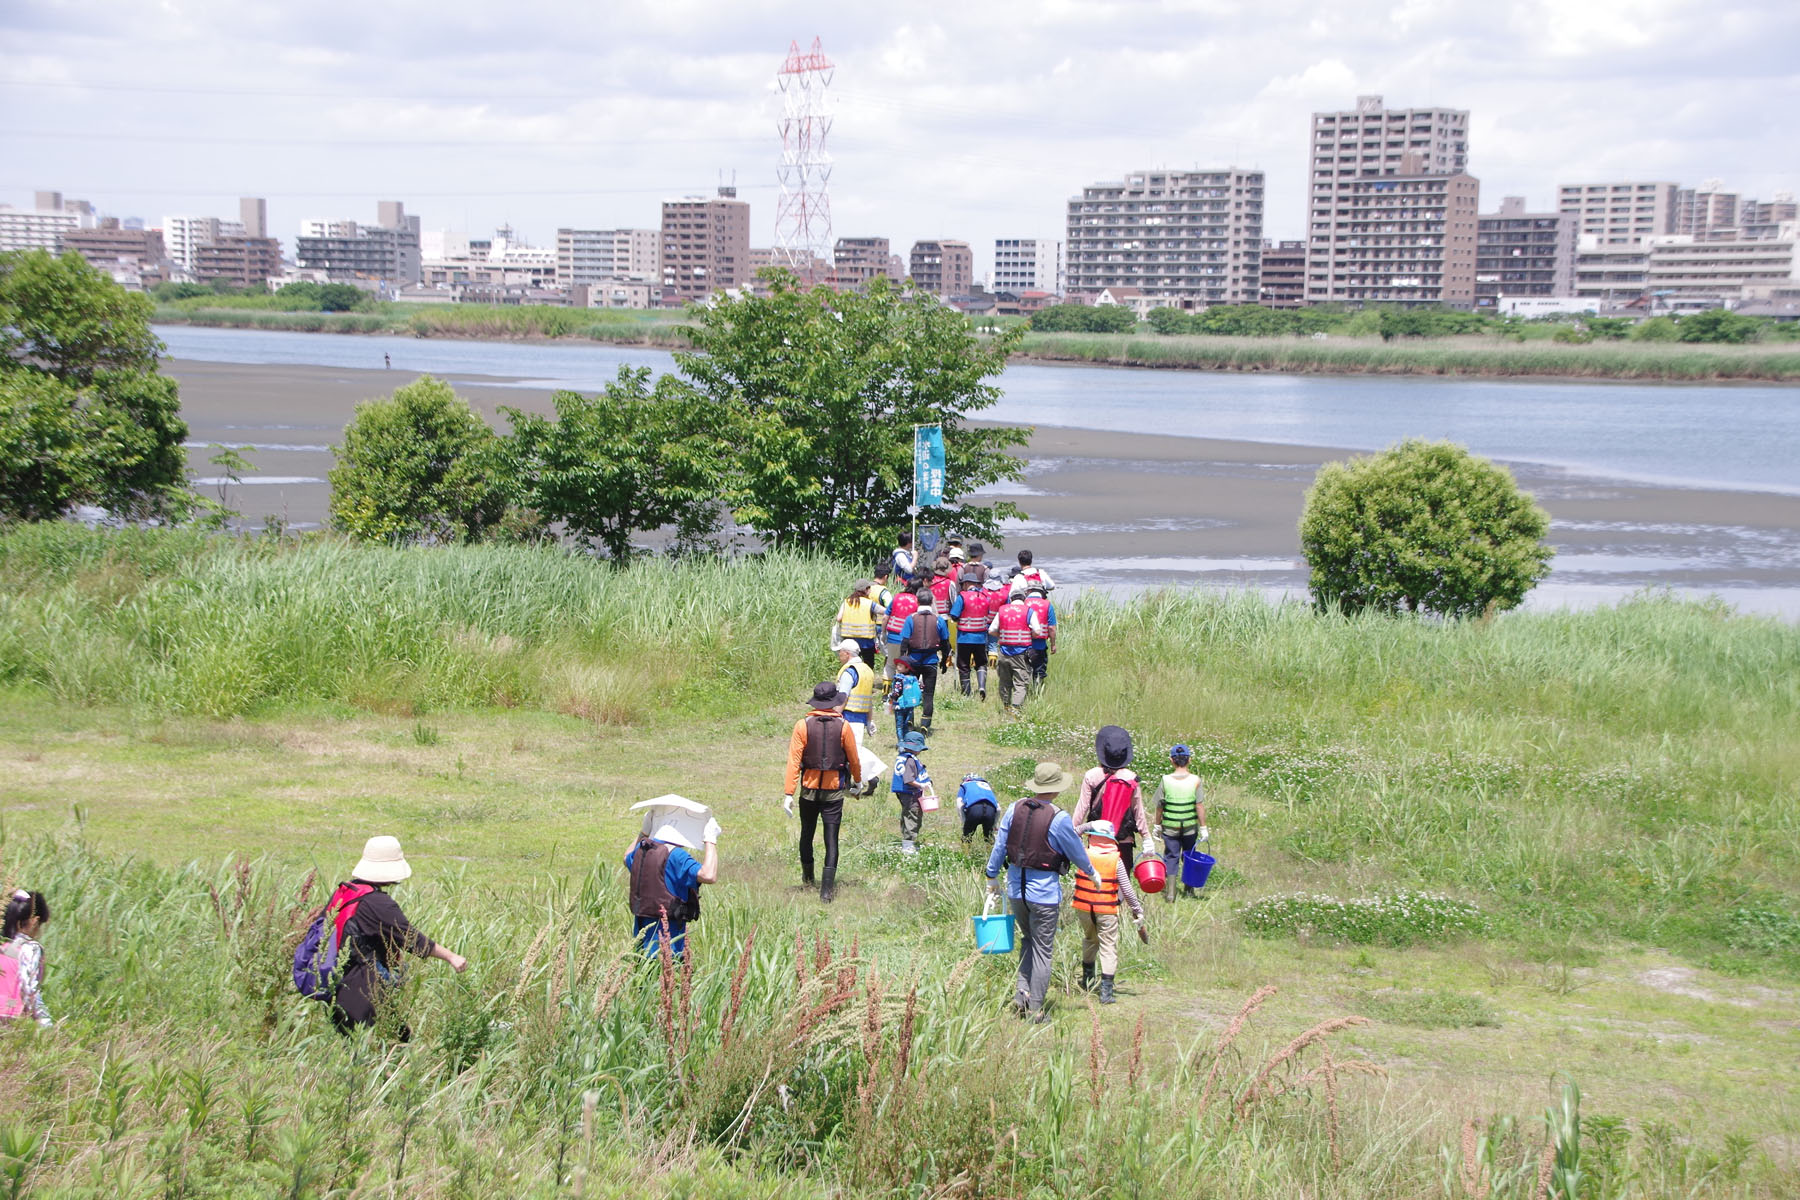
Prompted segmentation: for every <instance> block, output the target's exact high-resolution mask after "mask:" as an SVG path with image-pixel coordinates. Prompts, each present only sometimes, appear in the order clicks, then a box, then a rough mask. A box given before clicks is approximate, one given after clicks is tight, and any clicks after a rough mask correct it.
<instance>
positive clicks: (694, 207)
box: [661, 187, 756, 303]
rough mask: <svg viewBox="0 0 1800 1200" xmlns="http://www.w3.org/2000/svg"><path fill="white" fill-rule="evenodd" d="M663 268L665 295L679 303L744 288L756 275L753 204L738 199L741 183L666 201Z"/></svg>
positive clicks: (663, 211) (663, 227)
mask: <svg viewBox="0 0 1800 1200" xmlns="http://www.w3.org/2000/svg"><path fill="white" fill-rule="evenodd" d="M661 267H662V283H663V291H664V295H665V297H667V298H672V299H673V300H675V301H677V302H679V303H687V302H690V301H694V300H704V299H706V298H707V297H708V296H711V295H712V294H713V293H714V292H716V291H719V290H721V289H725V288H739V287H743V286H744V285H746V284H748V283H749V282H750V281H751V280H752V279H754V278H755V277H756V270H755V266H754V264H753V263H752V262H751V259H750V206H749V205H748V204H747V203H745V202H744V201H742V200H739V199H738V198H737V189H736V188H734V187H722V188H720V189H719V194H718V195H716V196H710V197H708V196H686V197H683V198H682V199H680V200H665V201H663V206H662V251H661Z"/></svg>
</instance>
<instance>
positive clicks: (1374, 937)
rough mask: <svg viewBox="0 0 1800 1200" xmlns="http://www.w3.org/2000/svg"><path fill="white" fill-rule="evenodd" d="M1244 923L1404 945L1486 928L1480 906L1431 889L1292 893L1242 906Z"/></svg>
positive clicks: (1258, 930)
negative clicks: (1347, 895) (1342, 895)
mask: <svg viewBox="0 0 1800 1200" xmlns="http://www.w3.org/2000/svg"><path fill="white" fill-rule="evenodd" d="M1243 921H1244V928H1245V929H1246V930H1248V931H1249V932H1251V933H1255V934H1260V935H1262V936H1264V937H1282V936H1294V935H1298V934H1300V933H1306V934H1307V935H1309V936H1312V937H1318V938H1323V939H1325V940H1327V941H1334V942H1352V943H1355V944H1357V945H1370V944H1377V943H1378V944H1381V945H1386V946H1407V945H1411V944H1412V943H1414V942H1423V941H1437V940H1440V939H1444V938H1449V937H1455V936H1472V935H1475V934H1479V933H1481V932H1483V931H1484V930H1485V929H1486V928H1487V921H1486V919H1485V918H1484V917H1483V916H1482V913H1481V910H1480V909H1479V908H1476V907H1475V906H1474V905H1473V904H1470V903H1468V902H1467V901H1464V900H1456V899H1453V898H1451V897H1449V896H1443V895H1438V894H1436V893H1432V892H1391V893H1388V894H1385V895H1378V896H1369V897H1364V898H1360V899H1356V900H1338V899H1335V898H1334V897H1331V896H1323V895H1308V894H1306V893H1303V892H1295V893H1293V894H1292V895H1287V896H1270V897H1268V898H1267V899H1263V900H1258V901H1256V902H1255V903H1253V904H1249V905H1246V906H1245V908H1244V911H1243Z"/></svg>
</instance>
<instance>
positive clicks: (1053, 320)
mask: <svg viewBox="0 0 1800 1200" xmlns="http://www.w3.org/2000/svg"><path fill="white" fill-rule="evenodd" d="M1031 328H1032V329H1033V330H1035V331H1036V332H1038V333H1130V332H1131V331H1132V330H1134V329H1136V328H1137V314H1136V313H1134V312H1132V311H1131V310H1130V309H1129V308H1125V307H1123V306H1121V305H1117V304H1108V305H1105V306H1103V307H1102V306H1097V305H1090V304H1053V305H1051V306H1050V307H1049V308H1044V309H1039V310H1038V311H1037V312H1035V313H1033V314H1032V315H1031Z"/></svg>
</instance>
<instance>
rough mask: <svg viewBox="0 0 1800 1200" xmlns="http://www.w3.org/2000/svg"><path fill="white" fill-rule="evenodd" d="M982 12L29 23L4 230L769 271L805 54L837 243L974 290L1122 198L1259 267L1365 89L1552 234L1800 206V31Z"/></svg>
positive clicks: (9, 128) (1420, 4)
mask: <svg viewBox="0 0 1800 1200" xmlns="http://www.w3.org/2000/svg"><path fill="white" fill-rule="evenodd" d="M967 7H968V8H969V10H970V11H952V10H948V9H946V10H936V9H932V10H921V11H922V12H923V13H926V14H928V15H923V16H920V15H914V16H910V17H909V16H907V15H886V16H881V15H864V14H859V13H854V12H845V11H842V9H841V7H826V6H823V5H817V4H765V5H760V6H758V5H748V6H746V5H733V6H723V5H715V4H710V3H699V2H694V3H687V4H670V5H659V6H657V7H655V8H649V7H644V6H627V7H624V8H619V9H616V10H610V11H609V12H607V13H606V14H605V15H604V18H602V17H601V16H599V15H596V14H587V13H578V12H564V11H562V9H561V8H560V7H559V6H552V5H545V4H536V5H534V4H530V3H524V4H519V5H514V6H510V7H509V8H508V9H507V10H506V13H505V15H504V19H502V18H500V17H496V16H495V15H493V14H492V13H490V12H489V11H488V10H486V9H482V8H479V7H476V6H473V5H464V6H459V5H455V4H446V5H435V6H431V7H429V8H428V7H425V6H419V5H405V4H402V5H390V6H386V7H378V8H375V9H370V10H365V9H364V8H352V7H351V6H349V5H342V4H331V3H326V4H323V5H318V6H313V7H312V8H310V9H308V10H307V11H306V12H304V13H293V14H289V13H286V12H284V11H280V10H277V9H275V8H273V7H271V6H266V5H261V6H259V5H225V4H223V3H217V2H215V0H183V2H182V3H177V4H172V5H169V6H165V7H163V8H161V9H158V10H157V11H156V12H155V13H154V14H146V13H135V12H132V11H129V10H114V9H107V10H106V13H105V15H106V17H107V19H106V20H98V19H96V14H98V13H99V12H100V11H101V8H102V6H100V5H98V4H80V3H76V4H64V5H50V4H47V3H37V2H34V0H26V2H25V3H23V4H20V5H16V6H9V8H8V11H7V14H6V15H4V16H0V31H3V32H4V34H5V37H6V39H7V41H8V43H9V46H10V48H11V51H12V53H11V54H10V56H9V62H8V64H7V66H6V67H5V68H0V79H3V80H4V82H3V83H0V95H5V96H6V97H7V107H8V111H9V114H10V120H9V121H7V122H5V123H4V132H3V134H0V146H4V147H5V148H6V154H7V164H8V166H7V169H6V170H5V172H4V173H3V174H4V177H0V201H4V202H9V203H13V204H27V203H29V202H30V197H31V193H32V191H34V190H37V189H46V188H54V189H57V190H60V191H62V192H64V193H65V194H67V195H72V196H81V197H86V198H89V199H92V200H94V201H95V203H96V204H97V205H98V206H99V207H100V208H101V209H102V210H104V211H106V212H108V213H112V214H114V215H119V216H140V217H142V218H144V219H145V221H146V223H148V224H152V225H154V224H157V223H160V221H161V220H162V218H163V216H165V215H168V214H184V215H185V214H195V215H208V214H210V215H216V216H221V217H229V216H231V215H233V214H234V213H235V210H236V199H237V197H239V196H244V195H254V196H266V197H267V199H268V202H269V204H268V207H269V227H270V233H271V234H273V235H275V236H278V237H280V238H282V240H283V242H284V243H285V244H287V245H289V246H291V244H292V239H293V238H294V236H295V234H296V233H297V232H298V230H299V225H300V222H301V221H302V220H305V219H310V218H326V219H338V218H344V217H360V216H361V215H362V214H364V213H365V212H366V211H367V210H368V209H369V208H371V206H372V205H373V204H374V202H375V201H376V200H378V199H382V198H389V197H392V198H397V199H400V200H403V201H404V202H405V203H406V204H407V206H408V209H409V211H412V212H415V213H417V214H419V215H420V216H421V217H422V219H423V225H424V227H425V228H427V229H449V230H462V231H466V232H470V233H476V234H483V233H485V232H487V231H489V230H491V229H493V228H495V227H497V226H499V225H502V224H508V225H511V226H512V227H514V228H515V229H517V230H518V231H519V233H520V234H521V235H523V236H524V237H525V238H527V239H528V240H529V241H530V242H532V243H533V244H535V245H538V246H545V247H549V246H554V245H555V237H556V230H557V229H558V228H561V227H573V228H616V227H649V226H653V225H655V224H656V223H657V218H658V214H659V212H660V207H661V203H662V202H663V201H664V200H666V199H672V198H677V197H681V196H686V195H709V194H711V193H712V191H713V189H714V188H715V187H716V186H717V184H718V183H719V182H721V177H722V178H723V181H725V182H732V181H733V179H734V177H735V183H736V186H737V188H738V194H739V196H740V197H741V198H742V199H744V200H747V201H748V202H749V203H750V205H751V220H752V225H751V240H752V243H753V244H754V245H758V246H764V245H769V244H772V242H773V238H774V223H775V215H776V213H775V209H776V197H777V195H778V192H777V189H776V184H775V179H776V175H775V170H776V164H777V161H778V158H779V152H780V142H779V138H778V136H777V133H776V128H775V120H776V117H777V108H776V106H775V104H774V102H773V99H772V80H773V77H774V72H775V68H776V67H777V66H778V65H779V64H780V60H781V58H782V55H783V53H784V52H785V49H786V46H787V43H788V41H789V40H792V39H794V38H798V39H800V40H802V41H807V40H809V39H810V37H811V36H813V35H815V34H816V35H818V36H821V37H822V38H823V42H824V49H825V51H826V52H827V53H828V54H829V55H830V56H831V58H832V59H833V61H835V62H836V63H837V64H838V74H837V79H836V82H835V83H834V86H833V91H834V94H835V101H836V107H837V122H836V126H835V128H834V130H833V134H832V137H833V143H832V145H833V152H834V155H835V157H836V159H837V163H836V169H835V173H834V175H833V180H832V183H833V188H832V205H833V216H834V221H833V226H834V232H835V233H836V234H837V235H840V236H850V237H858V236H879V237H886V238H889V239H890V241H891V242H892V244H893V245H894V246H895V247H896V248H900V249H903V248H904V247H907V246H910V245H911V244H912V243H913V242H915V241H919V240H926V239H940V238H953V239H959V240H963V241H967V242H969V243H970V245H971V246H973V247H974V248H975V249H976V251H977V254H978V258H977V263H976V271H977V274H978V275H986V274H987V273H988V272H989V270H990V269H991V255H992V250H993V242H994V240H995V239H996V238H1012V237H1040V238H1055V237H1059V236H1061V234H1062V230H1063V215H1064V212H1065V206H1066V204H1067V202H1068V200H1069V199H1070V198H1071V197H1073V196H1077V195H1079V194H1080V192H1081V190H1082V188H1084V187H1085V186H1087V185H1089V184H1091V183H1092V182H1094V181H1095V180H1102V179H1112V178H1117V177H1119V176H1121V175H1122V174H1123V173H1124V171H1125V170H1126V169H1127V168H1128V167H1130V168H1136V167H1156V168H1168V169H1177V170H1182V169H1186V170H1192V169H1195V168H1199V169H1219V168H1224V167H1229V166H1237V167H1239V168H1243V169H1252V170H1261V171H1263V172H1264V173H1265V175H1266V178H1267V197H1268V204H1267V209H1266V220H1265V225H1264V236H1266V237H1269V238H1271V239H1277V240H1279V239H1283V238H1293V237H1299V236H1302V234H1303V232H1304V227H1305V206H1306V201H1307V189H1306V177H1305V171H1306V166H1307V157H1308V147H1307V137H1308V118H1309V115H1310V114H1311V113H1312V112H1314V111H1320V110H1335V109H1340V108H1343V107H1344V106H1345V105H1347V104H1348V103H1350V101H1351V100H1352V98H1353V97H1354V96H1355V95H1358V94H1363V93H1368V92H1377V93H1385V94H1386V95H1387V96H1388V98H1389V102H1390V103H1392V104H1396V105H1403V106H1425V105H1441V106H1445V107H1451V108H1456V109H1462V110H1467V111H1468V112H1469V113H1470V160H1471V170H1472V173H1473V174H1475V175H1476V176H1477V177H1478V178H1479V179H1480V180H1481V190H1482V208H1483V209H1484V210H1491V209H1493V208H1494V207H1495V205H1496V204H1497V202H1498V199H1499V197H1501V196H1503V195H1522V196H1524V197H1525V198H1526V200H1527V203H1528V205H1529V206H1530V207H1532V208H1534V209H1548V208H1553V207H1554V205H1555V201H1556V196H1555V189H1556V187H1557V186H1558V185H1559V184H1561V183H1564V182H1567V181H1571V180H1587V179H1595V180H1598V179H1607V178H1618V179H1672V180H1677V181H1679V182H1681V183H1682V184H1683V185H1684V186H1694V185H1695V184H1698V183H1699V182H1701V181H1702V180H1703V179H1710V178H1720V179H1723V180H1725V181H1726V183H1727V185H1728V186H1729V187H1731V188H1733V189H1734V190H1737V191H1739V192H1741V193H1743V194H1746V195H1751V196H1761V197H1764V198H1766V197H1767V196H1769V195H1770V194H1772V193H1773V192H1775V191H1777V190H1790V191H1792V190H1800V178H1797V177H1796V174H1795V167H1796V164H1795V162H1794V159H1793V157H1792V155H1793V138H1792V135H1791V133H1790V132H1788V131H1787V130H1786V129H1784V128H1783V125H1782V118H1781V115H1780V114H1781V113H1783V112H1789V111H1794V110H1795V109H1796V107H1797V106H1800V73H1797V72H1796V71H1795V69H1794V68H1793V65H1792V64H1791V62H1789V61H1786V59H1787V55H1786V48H1787V47H1791V46H1792V45H1793V44H1795V43H1796V41H1800V14H1797V13H1795V12H1793V11H1790V8H1789V7H1788V6H1777V5H1775V4H1773V3H1768V4H1761V5H1754V4H1753V5H1749V6H1747V7H1744V6H1741V7H1740V9H1739V10H1738V11H1735V12H1734V13H1732V14H1731V15H1730V16H1727V17H1720V16H1717V15H1716V14H1714V15H1708V14H1702V13H1695V12H1692V11H1690V10H1688V9H1687V8H1685V7H1682V6H1677V5H1674V4H1663V3H1656V2H1649V3H1636V4H1629V5H1628V4H1623V3H1612V2H1599V3H1591V4H1586V5H1583V6H1582V7H1581V8H1580V9H1579V10H1574V9H1571V8H1568V6H1559V5H1553V4H1548V3H1543V4H1521V5H1517V6H1508V7H1507V9H1506V10H1505V11H1503V12H1482V11H1476V10H1471V9H1469V8H1468V7H1467V6H1462V5H1454V4H1447V3H1437V2H1433V0H1412V2H1405V3H1401V4H1399V5H1397V6H1396V5H1373V4H1347V5H1342V6H1338V7H1337V8H1335V9H1333V10H1332V11H1331V12H1329V13H1317V12H1314V11H1313V10H1311V9H1309V8H1304V7H1302V6H1300V5H1298V4H1287V3H1282V2H1280V0H1277V2H1276V3H1273V4H1262V5H1257V6H1254V7H1252V6H1233V5H1220V4H1207V5H1200V4H1192V5H1183V4H1169V5H1150V4H1132V3H1118V4H1111V5H1107V4H1090V5H1059V4H1038V5H1031V6H1024V5H1008V4H995V5H988V6H967ZM1208 14H1210V15H1208ZM1026 15H1029V19H1028V20H1027V19H1024V18H1025V16H1026ZM1652 103H1654V105H1655V107H1654V109H1652V108H1651V104H1652Z"/></svg>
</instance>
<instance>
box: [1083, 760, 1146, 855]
mask: <svg viewBox="0 0 1800 1200" xmlns="http://www.w3.org/2000/svg"><path fill="white" fill-rule="evenodd" d="M1094 753H1095V754H1096V755H1098V756H1099V758H1100V765H1099V766H1097V767H1092V768H1090V769H1089V770H1088V773H1087V774H1086V775H1084V776H1082V778H1081V794H1080V796H1079V797H1077V799H1076V801H1075V824H1077V825H1084V824H1086V823H1087V822H1089V821H1108V822H1111V824H1112V827H1113V829H1114V830H1116V831H1117V841H1118V844H1119V857H1121V858H1123V859H1124V860H1125V869H1126V870H1127V871H1129V870H1131V868H1132V867H1133V866H1135V865H1136V863H1137V839H1138V835H1139V834H1142V835H1143V836H1144V838H1145V839H1146V840H1148V839H1149V837H1150V814H1149V812H1148V811H1147V810H1146V809H1145V808H1144V788H1143V785H1142V784H1141V783H1140V782H1138V777H1137V772H1135V771H1133V770H1132V769H1131V765H1130V764H1131V735H1130V734H1129V733H1127V732H1125V730H1124V729H1122V728H1120V727H1119V726H1117V725H1102V726H1101V727H1100V731H1099V732H1098V733H1096V734H1095V735H1094Z"/></svg>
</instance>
